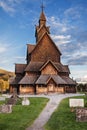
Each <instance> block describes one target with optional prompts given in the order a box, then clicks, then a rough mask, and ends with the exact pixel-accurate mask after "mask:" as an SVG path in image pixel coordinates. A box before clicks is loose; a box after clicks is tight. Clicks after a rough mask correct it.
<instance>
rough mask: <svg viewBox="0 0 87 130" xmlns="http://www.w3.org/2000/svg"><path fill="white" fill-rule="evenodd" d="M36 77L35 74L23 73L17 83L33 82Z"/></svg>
mask: <svg viewBox="0 0 87 130" xmlns="http://www.w3.org/2000/svg"><path fill="white" fill-rule="evenodd" d="M36 79H37V76H29V75H25V76H24V77H23V78H22V79H21V81H20V82H19V84H35V81H36Z"/></svg>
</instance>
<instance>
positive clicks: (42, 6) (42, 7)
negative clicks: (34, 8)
mask: <svg viewBox="0 0 87 130" xmlns="http://www.w3.org/2000/svg"><path fill="white" fill-rule="evenodd" d="M44 8H45V7H44V5H43V2H42V5H41V9H42V12H43V11H44Z"/></svg>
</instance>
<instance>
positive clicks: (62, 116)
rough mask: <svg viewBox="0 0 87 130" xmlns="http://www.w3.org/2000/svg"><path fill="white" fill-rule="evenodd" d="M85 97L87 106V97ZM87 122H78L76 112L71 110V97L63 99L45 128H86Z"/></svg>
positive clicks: (71, 129) (77, 129)
mask: <svg viewBox="0 0 87 130" xmlns="http://www.w3.org/2000/svg"><path fill="white" fill-rule="evenodd" d="M75 98H84V99H85V104H86V106H87V97H86V96H81V97H75ZM86 129H87V122H76V117H75V112H74V113H72V112H70V108H69V98H66V99H64V100H62V101H61V103H60V105H59V107H58V108H57V109H56V111H55V112H54V113H53V115H52V116H51V118H50V120H49V121H48V122H47V124H46V125H45V130H86Z"/></svg>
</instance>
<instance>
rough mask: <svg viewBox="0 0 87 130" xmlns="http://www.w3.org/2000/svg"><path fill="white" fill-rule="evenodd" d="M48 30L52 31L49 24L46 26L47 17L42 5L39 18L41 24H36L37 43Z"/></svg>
mask: <svg viewBox="0 0 87 130" xmlns="http://www.w3.org/2000/svg"><path fill="white" fill-rule="evenodd" d="M45 32H47V33H48V34H49V33H50V30H49V26H46V17H45V14H44V6H43V4H42V5H41V14H40V18H39V25H38V26H36V30H35V37H36V43H37V42H38V41H39V39H40V38H41V37H42V35H43V34H44V33H45Z"/></svg>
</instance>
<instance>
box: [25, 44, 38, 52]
mask: <svg viewBox="0 0 87 130" xmlns="http://www.w3.org/2000/svg"><path fill="white" fill-rule="evenodd" d="M35 46H36V45H32V44H27V51H28V54H30V53H31V52H32V51H33V50H34V48H35Z"/></svg>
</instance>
